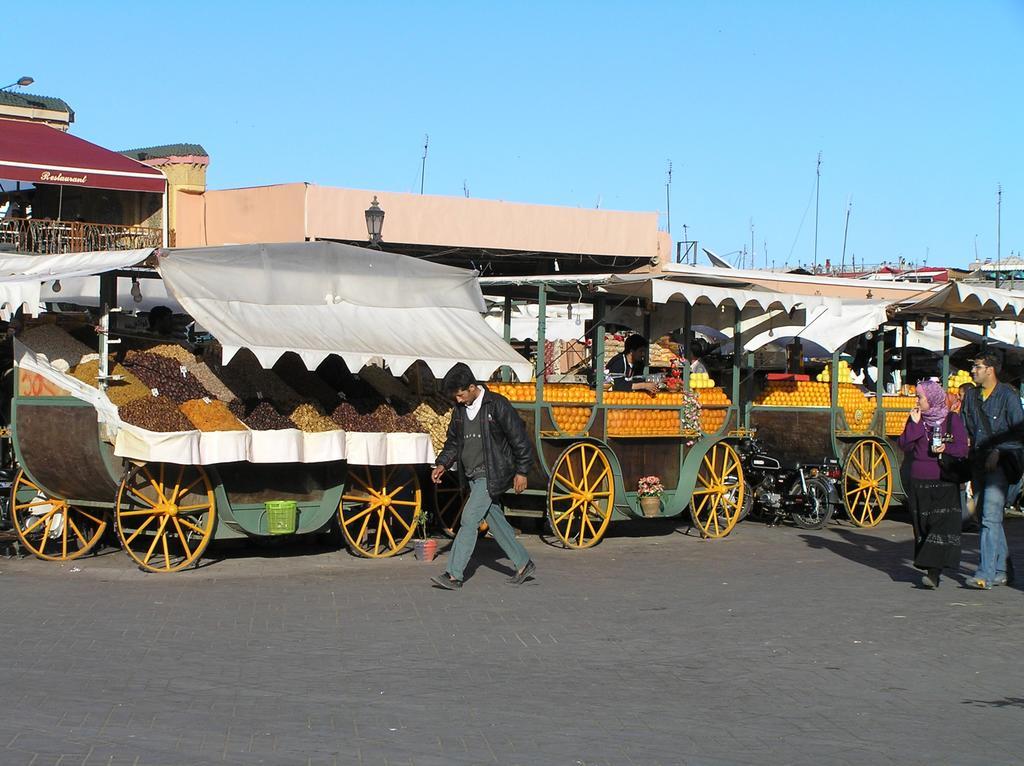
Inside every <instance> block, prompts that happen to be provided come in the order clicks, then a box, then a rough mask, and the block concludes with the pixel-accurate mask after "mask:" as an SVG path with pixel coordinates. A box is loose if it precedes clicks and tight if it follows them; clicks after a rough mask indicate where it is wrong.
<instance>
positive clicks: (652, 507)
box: [640, 495, 661, 519]
mask: <svg viewBox="0 0 1024 766" xmlns="http://www.w3.org/2000/svg"><path fill="white" fill-rule="evenodd" d="M640 510H642V511H643V512H644V516H646V517H647V518H648V519H653V518H654V517H656V516H660V515H661V498H660V497H658V496H656V495H654V496H650V497H641V498H640Z"/></svg>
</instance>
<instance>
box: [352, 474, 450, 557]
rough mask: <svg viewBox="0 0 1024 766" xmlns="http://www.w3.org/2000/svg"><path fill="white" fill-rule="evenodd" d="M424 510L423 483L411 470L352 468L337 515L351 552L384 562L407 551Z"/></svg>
mask: <svg viewBox="0 0 1024 766" xmlns="http://www.w3.org/2000/svg"><path fill="white" fill-rule="evenodd" d="M422 509H423V498H422V493H421V492H420V481H419V479H418V478H417V476H416V471H415V470H414V469H413V468H412V467H410V466H397V465H389V466H367V465H361V466H351V467H350V468H349V472H348V479H347V481H346V486H345V492H344V494H342V496H341V505H340V507H339V508H338V515H339V517H340V519H341V531H342V533H343V534H344V535H345V540H347V541H348V544H349V547H350V548H351V549H352V552H353V553H356V554H358V555H360V556H366V557H367V558H371V559H382V558H386V557H388V556H394V555H395V554H396V553H398V552H400V551H402V550H404V549H405V547H406V546H407V545H408V544H409V541H410V540H411V539H412V536H413V534H414V533H415V532H416V524H417V519H418V518H419V515H420V512H421V511H422ZM459 512H460V513H461V507H460V509H459Z"/></svg>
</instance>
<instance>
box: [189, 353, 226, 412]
mask: <svg viewBox="0 0 1024 766" xmlns="http://www.w3.org/2000/svg"><path fill="white" fill-rule="evenodd" d="M185 367H186V369H188V371H189V372H191V373H192V374H193V375H195V376H196V380H198V381H199V382H200V383H201V384H202V386H203V387H204V388H205V389H206V390H207V391H209V392H210V393H211V394H213V395H214V396H215V397H216V398H217V399H220V400H221V401H222V402H232V401H238V398H237V397H236V396H235V395H234V394H233V393H232V392H231V389H230V388H228V387H227V386H225V385H224V383H223V382H222V381H221V379H220V378H218V377H217V376H216V375H215V374H214V372H213V370H211V369H210V367H209V366H208V365H207V364H206V362H197V361H195V360H193V361H192V362H190V363H188V364H186V365H185Z"/></svg>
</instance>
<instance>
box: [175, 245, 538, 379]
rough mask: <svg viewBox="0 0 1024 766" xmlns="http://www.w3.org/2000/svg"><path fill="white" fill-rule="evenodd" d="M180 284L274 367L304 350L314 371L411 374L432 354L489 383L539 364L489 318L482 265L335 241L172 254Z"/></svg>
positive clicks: (221, 335) (433, 364)
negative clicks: (340, 366)
mask: <svg viewBox="0 0 1024 766" xmlns="http://www.w3.org/2000/svg"><path fill="white" fill-rule="evenodd" d="M158 268H159V270H160V274H161V276H162V277H163V279H164V283H165V285H166V286H167V289H168V291H169V292H170V294H171V295H172V296H174V298H175V299H176V300H177V301H178V303H179V304H181V306H182V308H184V309H185V311H186V312H188V313H189V314H190V315H192V317H194V318H195V319H196V320H197V321H198V322H199V324H201V325H202V326H203V327H204V328H206V329H207V330H209V331H210V332H211V333H213V335H214V337H216V338H217V340H219V341H220V343H221V345H222V346H223V348H224V360H223V361H224V362H227V361H228V360H229V359H231V357H232V356H234V355H235V353H236V352H237V351H238V350H239V349H241V348H248V349H249V350H250V351H252V352H253V354H255V355H256V357H257V358H258V359H259V360H260V363H261V364H262V365H263V366H265V367H270V366H272V365H273V364H274V362H275V361H277V359H278V358H279V357H280V356H281V355H282V354H284V353H286V352H288V351H294V352H295V353H297V354H298V355H299V356H300V357H302V360H303V362H304V363H305V365H306V367H307V368H308V369H311V370H312V369H315V368H316V367H317V365H319V364H320V362H322V361H323V360H324V359H325V358H326V357H327V356H329V355H330V354H337V355H338V356H340V357H341V358H342V359H344V360H345V363H346V364H347V365H348V366H349V369H351V370H353V371H356V370H359V369H361V368H362V367H363V366H364V365H366V364H376V363H380V364H385V365H387V366H388V367H390V368H391V371H392V373H394V374H396V375H401V374H402V373H403V372H404V371H405V370H406V369H407V368H408V367H409V365H411V364H413V363H414V362H415V361H417V360H423V361H424V362H425V363H426V364H427V365H428V366H429V367H430V369H431V370H432V371H433V373H434V374H435V375H436V376H438V377H441V376H443V375H444V374H445V373H446V372H447V371H448V370H449V369H451V368H452V367H453V366H454V365H455V364H457V363H458V362H465V363H466V364H468V365H469V366H470V368H471V369H472V370H473V372H474V373H475V374H476V375H477V377H479V378H482V379H486V378H488V377H489V376H490V375H491V374H492V373H493V372H494V370H496V369H497V368H498V367H501V366H502V365H508V366H510V367H511V368H512V369H513V371H514V372H515V373H516V374H517V375H518V376H519V377H520V379H529V376H530V371H531V366H530V363H529V362H528V361H527V360H525V359H524V358H523V357H521V356H519V355H518V354H517V353H516V352H515V351H514V350H513V349H512V348H511V347H510V346H509V345H508V344H506V343H505V342H504V341H503V340H502V339H501V338H500V337H497V336H496V335H495V333H494V332H493V331H492V330H491V329H490V328H489V327H488V326H487V324H486V322H485V321H484V319H483V316H482V314H483V312H484V311H485V304H484V300H483V296H482V294H481V292H480V287H479V285H478V283H477V281H476V273H475V272H473V271H468V270H466V269H457V268H452V267H449V266H439V265H437V264H432V263H428V262H426V261H421V260H417V259H415V258H410V257H407V256H403V255H394V254H392V253H384V252H379V251H376V250H368V249H365V248H360V247H354V246H351V245H343V244H338V243H334V242H299V243H288V244H264V245H237V246H230V247H210V248H199V249H191V250H190V249H182V250H169V251H163V252H162V253H161V257H160V260H159V266H158Z"/></svg>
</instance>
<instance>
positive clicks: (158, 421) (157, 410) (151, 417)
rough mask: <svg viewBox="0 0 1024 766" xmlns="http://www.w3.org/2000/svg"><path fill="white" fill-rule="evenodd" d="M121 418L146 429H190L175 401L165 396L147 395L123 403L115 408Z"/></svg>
mask: <svg viewBox="0 0 1024 766" xmlns="http://www.w3.org/2000/svg"><path fill="white" fill-rule="evenodd" d="M117 413H118V415H120V416H121V420H123V421H125V422H126V423H131V424H132V425H133V426H138V427H139V428H145V429H146V430H147V431H162V432H170V431H192V430H194V429H193V428H192V424H191V423H190V422H189V420H188V418H186V417H185V416H184V415H183V414H182V413H181V410H179V409H178V405H177V403H176V402H174V401H172V400H171V399H169V398H168V397H166V396H147V397H145V398H143V399H136V400H134V401H131V402H128V403H127V404H123V405H121V406H120V407H118V409H117Z"/></svg>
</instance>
